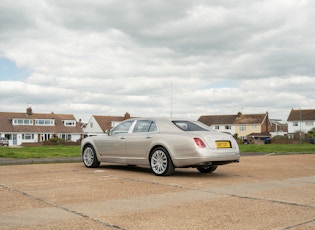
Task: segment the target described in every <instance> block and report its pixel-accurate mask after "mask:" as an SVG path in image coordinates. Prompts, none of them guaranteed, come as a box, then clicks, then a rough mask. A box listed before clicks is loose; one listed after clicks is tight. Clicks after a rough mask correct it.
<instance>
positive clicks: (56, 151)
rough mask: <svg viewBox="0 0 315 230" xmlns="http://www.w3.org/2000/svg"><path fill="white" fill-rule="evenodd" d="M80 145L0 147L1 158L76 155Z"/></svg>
mask: <svg viewBox="0 0 315 230" xmlns="http://www.w3.org/2000/svg"><path fill="white" fill-rule="evenodd" d="M78 156H80V146H78V145H53V146H36V147H14V148H11V147H0V157H1V158H54V157H78Z"/></svg>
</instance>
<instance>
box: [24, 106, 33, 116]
mask: <svg viewBox="0 0 315 230" xmlns="http://www.w3.org/2000/svg"><path fill="white" fill-rule="evenodd" d="M26 114H27V115H32V114H33V112H32V107H28V108H26Z"/></svg>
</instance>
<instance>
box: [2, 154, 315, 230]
mask: <svg viewBox="0 0 315 230" xmlns="http://www.w3.org/2000/svg"><path fill="white" fill-rule="evenodd" d="M314 191H315V155H314V154H309V155H285V156H245V157H242V158H241V162H240V163H237V164H230V165H225V166H221V167H219V168H218V169H217V171H215V172H214V173H212V174H200V173H198V172H197V170H196V169H176V171H175V173H174V175H173V176H170V177H157V176H155V175H154V174H153V173H152V172H151V171H150V169H149V168H145V167H127V166H119V165H113V164H101V167H99V168H97V169H88V168H85V167H84V166H83V164H82V163H57V164H28V165H5V166H0V229H296V230H297V229H315V196H314Z"/></svg>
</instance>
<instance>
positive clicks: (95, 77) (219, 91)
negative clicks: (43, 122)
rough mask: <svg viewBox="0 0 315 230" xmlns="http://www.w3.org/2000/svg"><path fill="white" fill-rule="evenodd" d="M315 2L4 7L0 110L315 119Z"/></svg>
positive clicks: (63, 2) (95, 1) (91, 1)
mask: <svg viewBox="0 0 315 230" xmlns="http://www.w3.org/2000/svg"><path fill="white" fill-rule="evenodd" d="M314 21H315V1H312V0H238V1H230V0H208V1H207V0H194V1H192V0H159V1H157V0H145V1H141V0H128V1H126V0H28V1H24V0H16V1H12V0H1V4H0V102H1V103H0V111H2V112H24V111H25V109H26V107H28V106H31V107H32V108H33V111H34V112H35V113H36V112H37V113H50V112H55V113H70V114H74V115H75V117H76V118H77V119H80V118H81V119H82V120H83V121H87V120H88V119H89V118H90V116H91V115H117V116H123V115H124V114H125V112H129V113H130V114H131V115H132V116H170V115H171V114H173V116H176V117H188V118H196V119H197V118H198V117H199V116H200V115H216V114H236V113H237V112H239V111H242V112H243V113H265V112H266V111H268V112H269V114H270V118H279V119H284V120H286V119H287V117H288V115H289V112H290V110H291V109H292V108H295V109H299V108H302V109H315V96H314V92H315V26H314Z"/></svg>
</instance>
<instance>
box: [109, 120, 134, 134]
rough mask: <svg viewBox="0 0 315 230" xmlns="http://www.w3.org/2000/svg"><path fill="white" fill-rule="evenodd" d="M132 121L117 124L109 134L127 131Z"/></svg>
mask: <svg viewBox="0 0 315 230" xmlns="http://www.w3.org/2000/svg"><path fill="white" fill-rule="evenodd" d="M133 122H134V121H132V120H131V121H126V122H123V123H121V124H119V125H117V126H116V127H115V128H114V129H113V130H112V131H111V134H118V133H128V131H129V129H130V127H131V125H132V124H133Z"/></svg>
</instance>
